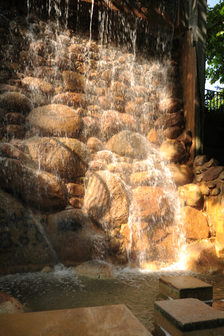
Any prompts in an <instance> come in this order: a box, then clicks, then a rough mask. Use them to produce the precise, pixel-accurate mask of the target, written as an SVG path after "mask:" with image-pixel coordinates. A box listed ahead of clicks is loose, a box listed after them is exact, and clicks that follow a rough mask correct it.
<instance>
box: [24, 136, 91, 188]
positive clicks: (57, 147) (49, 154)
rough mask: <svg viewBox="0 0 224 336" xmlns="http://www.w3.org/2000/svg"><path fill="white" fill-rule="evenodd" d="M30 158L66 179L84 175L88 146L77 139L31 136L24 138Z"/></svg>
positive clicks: (86, 165) (87, 160) (42, 167)
mask: <svg viewBox="0 0 224 336" xmlns="http://www.w3.org/2000/svg"><path fill="white" fill-rule="evenodd" d="M23 143H24V145H25V146H26V147H27V150H28V153H29V156H30V157H31V159H32V160H33V161H34V162H35V163H36V164H37V165H38V166H39V167H40V168H41V169H43V170H46V171H48V172H51V173H53V174H55V175H58V176H60V177H61V178H63V179H65V180H67V181H73V180H74V179H75V178H76V177H79V176H84V175H85V172H86V171H87V168H88V163H89V161H90V152H89V149H88V147H87V146H86V145H85V144H84V143H82V142H81V141H79V140H77V139H72V138H59V137H58V138H46V137H42V138H40V137H33V138H29V139H27V140H24V142H23Z"/></svg>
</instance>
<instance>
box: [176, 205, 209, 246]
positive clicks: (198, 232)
mask: <svg viewBox="0 0 224 336" xmlns="http://www.w3.org/2000/svg"><path fill="white" fill-rule="evenodd" d="M181 219H182V222H183V230H184V232H185V236H186V238H187V239H193V240H200V239H206V238H208V237H209V226H208V221H207V216H206V215H205V213H203V212H201V211H199V210H197V209H195V208H192V207H190V206H185V207H183V208H182V209H181Z"/></svg>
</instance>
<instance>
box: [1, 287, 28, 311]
mask: <svg viewBox="0 0 224 336" xmlns="http://www.w3.org/2000/svg"><path fill="white" fill-rule="evenodd" d="M23 312H24V308H23V305H22V304H21V303H20V302H19V301H18V300H17V299H15V298H14V297H13V296H11V295H9V294H7V293H4V292H0V314H17V313H23Z"/></svg>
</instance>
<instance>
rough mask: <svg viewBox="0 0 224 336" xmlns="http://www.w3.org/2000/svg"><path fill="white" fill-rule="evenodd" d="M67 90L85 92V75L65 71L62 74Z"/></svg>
mask: <svg viewBox="0 0 224 336" xmlns="http://www.w3.org/2000/svg"><path fill="white" fill-rule="evenodd" d="M62 76H63V81H64V87H65V90H68V91H78V92H79V91H81V92H82V91H84V90H85V78H84V76H83V75H81V74H79V73H78V72H74V71H69V70H66V71H63V73H62Z"/></svg>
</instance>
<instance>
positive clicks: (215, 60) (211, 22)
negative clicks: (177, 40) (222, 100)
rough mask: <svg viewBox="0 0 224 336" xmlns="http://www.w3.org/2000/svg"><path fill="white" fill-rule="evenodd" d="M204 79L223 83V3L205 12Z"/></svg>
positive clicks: (220, 2)
mask: <svg viewBox="0 0 224 336" xmlns="http://www.w3.org/2000/svg"><path fill="white" fill-rule="evenodd" d="M206 49H207V55H206V61H207V69H206V77H207V78H208V79H209V80H210V82H211V83H212V84H213V83H215V82H216V81H217V80H219V81H220V83H224V1H221V0H220V1H219V3H218V4H217V5H215V6H214V7H213V8H209V7H208V10H207V46H206Z"/></svg>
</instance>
